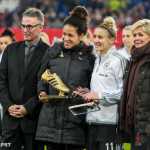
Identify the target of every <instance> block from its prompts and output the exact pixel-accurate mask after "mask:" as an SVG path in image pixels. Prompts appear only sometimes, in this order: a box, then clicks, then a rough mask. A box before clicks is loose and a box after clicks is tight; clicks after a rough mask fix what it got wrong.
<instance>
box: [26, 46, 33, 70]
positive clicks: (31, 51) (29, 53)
mask: <svg viewBox="0 0 150 150" xmlns="http://www.w3.org/2000/svg"><path fill="white" fill-rule="evenodd" d="M34 48H35V46H34V45H31V46H28V47H27V49H26V52H25V68H26V67H27V66H28V63H29V61H30V59H31V56H32V54H33V51H34Z"/></svg>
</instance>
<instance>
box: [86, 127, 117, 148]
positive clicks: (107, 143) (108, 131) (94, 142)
mask: <svg viewBox="0 0 150 150" xmlns="http://www.w3.org/2000/svg"><path fill="white" fill-rule="evenodd" d="M86 133H87V135H86V145H87V146H86V150H116V144H114V140H115V136H116V126H115V125H88V127H87V132H86Z"/></svg>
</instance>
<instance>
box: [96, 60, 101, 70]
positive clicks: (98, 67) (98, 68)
mask: <svg viewBox="0 0 150 150" xmlns="http://www.w3.org/2000/svg"><path fill="white" fill-rule="evenodd" d="M100 63H101V58H100V59H99V62H98V66H97V70H96V72H97V71H98V69H99V66H100Z"/></svg>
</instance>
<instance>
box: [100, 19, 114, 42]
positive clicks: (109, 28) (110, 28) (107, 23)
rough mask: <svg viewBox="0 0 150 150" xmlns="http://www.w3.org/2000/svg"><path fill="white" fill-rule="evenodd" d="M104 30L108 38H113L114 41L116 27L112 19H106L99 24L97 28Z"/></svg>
mask: <svg viewBox="0 0 150 150" xmlns="http://www.w3.org/2000/svg"><path fill="white" fill-rule="evenodd" d="M101 27H102V28H105V29H106V30H107V31H108V32H109V33H110V35H111V36H110V37H114V38H115V39H116V38H117V27H116V23H115V20H114V18H112V17H106V18H105V19H104V21H103V23H101V24H100V25H99V26H98V28H101Z"/></svg>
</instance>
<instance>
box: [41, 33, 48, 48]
mask: <svg viewBox="0 0 150 150" xmlns="http://www.w3.org/2000/svg"><path fill="white" fill-rule="evenodd" d="M40 37H41V39H42V40H43V42H45V43H46V44H48V45H50V43H49V37H48V35H47V34H46V33H45V32H41V33H40Z"/></svg>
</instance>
